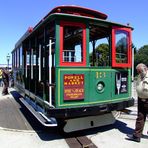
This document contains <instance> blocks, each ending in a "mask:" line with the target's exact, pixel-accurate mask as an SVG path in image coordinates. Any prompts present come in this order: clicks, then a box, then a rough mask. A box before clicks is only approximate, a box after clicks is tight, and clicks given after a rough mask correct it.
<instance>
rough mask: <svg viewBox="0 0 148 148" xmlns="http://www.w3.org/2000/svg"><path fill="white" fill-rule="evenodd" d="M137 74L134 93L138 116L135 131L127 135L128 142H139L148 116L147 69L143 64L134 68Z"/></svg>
mask: <svg viewBox="0 0 148 148" xmlns="http://www.w3.org/2000/svg"><path fill="white" fill-rule="evenodd" d="M136 70H137V73H138V74H139V76H138V79H137V83H136V91H137V95H138V115H137V119H136V124H135V130H134V133H133V134H132V135H129V134H128V135H127V136H128V138H127V139H128V140H132V141H135V142H140V140H141V136H142V132H143V128H144V124H145V120H146V115H147V114H148V68H147V66H146V65H144V64H143V63H140V64H138V65H137V67H136Z"/></svg>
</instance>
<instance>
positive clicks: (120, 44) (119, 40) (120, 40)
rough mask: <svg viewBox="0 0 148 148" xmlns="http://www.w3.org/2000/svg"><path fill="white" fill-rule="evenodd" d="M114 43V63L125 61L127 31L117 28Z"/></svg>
mask: <svg viewBox="0 0 148 148" xmlns="http://www.w3.org/2000/svg"><path fill="white" fill-rule="evenodd" d="M115 38H116V41H115V44H116V63H127V62H128V61H127V55H128V42H127V41H128V40H127V33H126V32H125V31H122V30H117V31H116V34H115Z"/></svg>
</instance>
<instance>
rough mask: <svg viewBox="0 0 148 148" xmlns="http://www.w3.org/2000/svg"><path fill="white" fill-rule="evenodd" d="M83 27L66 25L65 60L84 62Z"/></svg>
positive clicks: (64, 36) (64, 34) (64, 35)
mask: <svg viewBox="0 0 148 148" xmlns="http://www.w3.org/2000/svg"><path fill="white" fill-rule="evenodd" d="M82 34H83V32H82V28H81V27H79V26H64V33H63V44H64V45H63V62H83V50H82V49H83V45H82Z"/></svg>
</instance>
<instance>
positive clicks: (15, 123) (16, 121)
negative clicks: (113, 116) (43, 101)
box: [0, 88, 148, 148]
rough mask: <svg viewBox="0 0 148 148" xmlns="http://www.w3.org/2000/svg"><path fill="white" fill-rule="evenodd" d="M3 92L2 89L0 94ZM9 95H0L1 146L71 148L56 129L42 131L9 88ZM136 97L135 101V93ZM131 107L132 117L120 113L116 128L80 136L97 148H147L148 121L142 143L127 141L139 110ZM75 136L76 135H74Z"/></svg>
mask: <svg viewBox="0 0 148 148" xmlns="http://www.w3.org/2000/svg"><path fill="white" fill-rule="evenodd" d="M1 91H2V88H0V92H1ZM9 92H10V94H9V95H6V96H1V94H0V144H1V147H2V148H10V147H11V148H20V147H21V148H27V147H28V148H29V147H31V148H46V147H48V148H49V147H56V148H68V147H69V146H68V144H67V143H66V141H65V138H64V137H63V136H61V135H60V134H59V133H58V131H57V129H56V128H43V127H42V126H41V125H39V124H38V122H37V121H36V120H35V119H34V117H33V116H31V115H30V114H29V112H27V111H26V110H25V109H24V108H23V107H22V106H21V105H20V104H19V101H18V97H19V96H18V95H17V93H16V91H15V90H14V89H13V88H9ZM132 93H133V95H134V97H135V99H136V97H137V96H136V93H135V89H133V92H132ZM136 105H137V103H136V100H135V105H134V106H133V107H130V108H129V109H130V110H131V113H130V114H125V113H118V118H117V121H116V123H115V124H113V125H108V126H104V127H98V128H94V129H88V130H84V131H81V133H78V134H79V135H85V136H87V137H88V138H89V139H90V140H91V141H92V142H93V143H94V144H95V145H96V146H97V147H98V148H109V147H112V146H113V147H114V148H125V147H126V148H147V142H148V135H147V130H148V121H146V124H145V128H144V131H143V137H142V139H141V142H140V143H136V142H132V141H128V140H126V134H129V133H132V132H133V129H134V126H135V120H136V114H137V112H136V110H137V107H136ZM71 136H73V135H71Z"/></svg>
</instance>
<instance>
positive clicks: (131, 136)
mask: <svg viewBox="0 0 148 148" xmlns="http://www.w3.org/2000/svg"><path fill="white" fill-rule="evenodd" d="M127 137H128V138H126V139H127V140H131V141H135V142H140V138H139V137H136V136H134V135H130V134H127Z"/></svg>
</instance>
